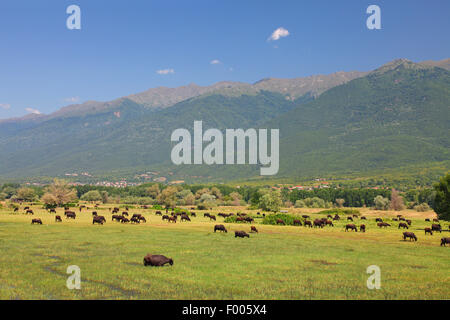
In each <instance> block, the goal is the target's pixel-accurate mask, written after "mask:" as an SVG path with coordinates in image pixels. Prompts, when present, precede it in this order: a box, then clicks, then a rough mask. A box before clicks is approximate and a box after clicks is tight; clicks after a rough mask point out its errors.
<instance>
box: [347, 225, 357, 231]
mask: <svg viewBox="0 0 450 320" xmlns="http://www.w3.org/2000/svg"><path fill="white" fill-rule="evenodd" d="M348 229H350V230H355V232H358V228H356V226H355V225H354V224H353V223H349V224H347V225H345V232H347V231H348Z"/></svg>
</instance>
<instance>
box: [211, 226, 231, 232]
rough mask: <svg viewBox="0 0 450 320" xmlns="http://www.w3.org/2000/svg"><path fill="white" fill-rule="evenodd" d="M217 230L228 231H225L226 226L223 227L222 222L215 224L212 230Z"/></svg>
mask: <svg viewBox="0 0 450 320" xmlns="http://www.w3.org/2000/svg"><path fill="white" fill-rule="evenodd" d="M217 230H219V231H222V232H225V233H227V232H228V231H227V228H225V226H224V225H223V224H216V225H215V226H214V232H216V231H217Z"/></svg>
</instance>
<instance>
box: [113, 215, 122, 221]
mask: <svg viewBox="0 0 450 320" xmlns="http://www.w3.org/2000/svg"><path fill="white" fill-rule="evenodd" d="M114 220H116V221H117V222H120V221H122V216H119V215H118V214H113V216H112V219H111V221H114Z"/></svg>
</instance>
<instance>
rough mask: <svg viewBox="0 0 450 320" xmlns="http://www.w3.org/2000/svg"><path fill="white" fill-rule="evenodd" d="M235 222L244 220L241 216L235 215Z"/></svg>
mask: <svg viewBox="0 0 450 320" xmlns="http://www.w3.org/2000/svg"><path fill="white" fill-rule="evenodd" d="M236 222H244V218H242V217H237V218H236Z"/></svg>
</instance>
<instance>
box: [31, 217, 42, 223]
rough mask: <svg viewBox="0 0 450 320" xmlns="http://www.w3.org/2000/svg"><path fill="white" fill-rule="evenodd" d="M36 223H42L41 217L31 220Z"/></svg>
mask: <svg viewBox="0 0 450 320" xmlns="http://www.w3.org/2000/svg"><path fill="white" fill-rule="evenodd" d="M35 223H37V224H42V221H41V219H39V218H37V219H33V220H31V224H35Z"/></svg>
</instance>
